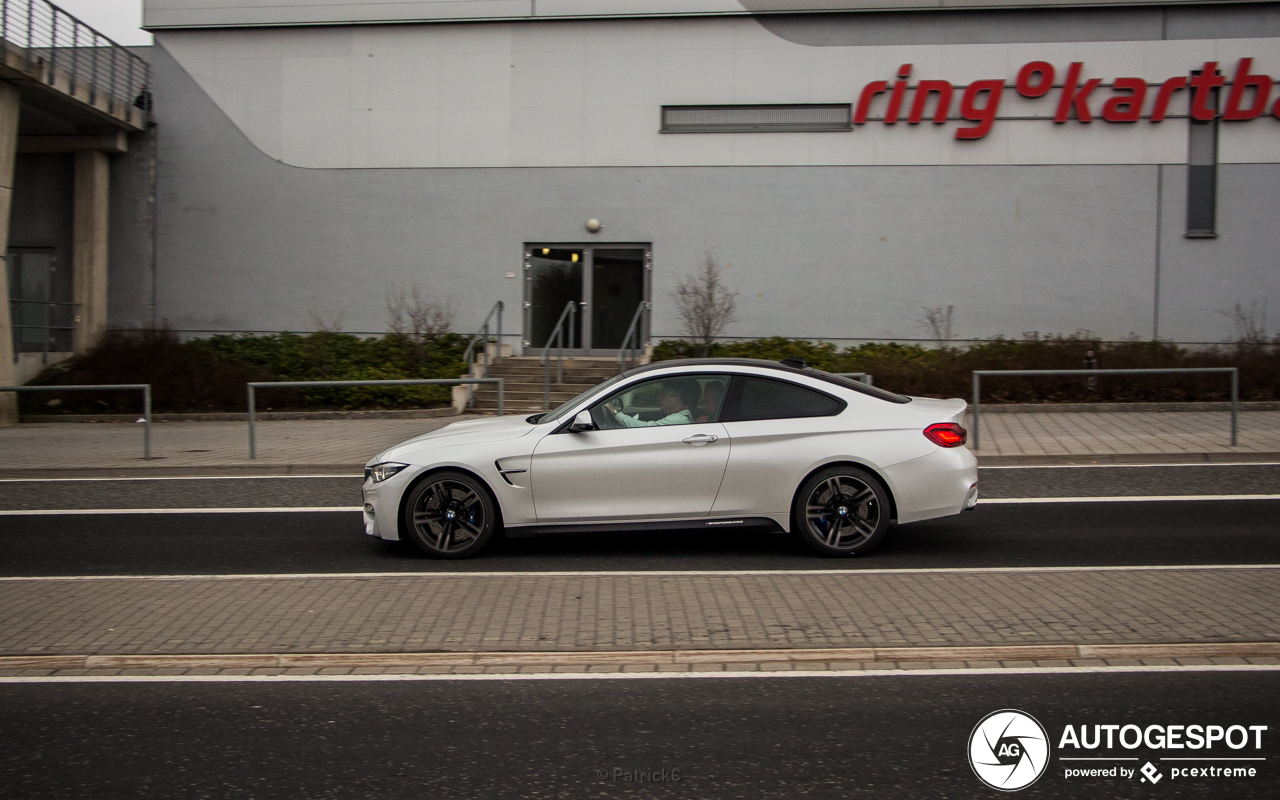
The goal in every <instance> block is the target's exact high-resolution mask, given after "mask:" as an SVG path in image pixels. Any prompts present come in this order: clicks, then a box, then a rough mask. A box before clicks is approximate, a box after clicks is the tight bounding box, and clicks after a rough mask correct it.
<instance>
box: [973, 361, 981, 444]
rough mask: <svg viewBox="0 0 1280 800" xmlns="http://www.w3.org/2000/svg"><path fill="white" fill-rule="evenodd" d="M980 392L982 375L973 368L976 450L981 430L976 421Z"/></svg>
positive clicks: (974, 438)
mask: <svg viewBox="0 0 1280 800" xmlns="http://www.w3.org/2000/svg"><path fill="white" fill-rule="evenodd" d="M981 392H982V377H981V376H980V375H979V374H978V372H977V371H976V370H975V371H974V373H973V449H974V450H977V449H978V447H979V444H978V437H979V436H980V433H979V431H981V425H980V423H979V422H978V404H979V403H980V402H981V397H982V394H981Z"/></svg>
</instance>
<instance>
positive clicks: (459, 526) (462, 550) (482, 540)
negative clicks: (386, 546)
mask: <svg viewBox="0 0 1280 800" xmlns="http://www.w3.org/2000/svg"><path fill="white" fill-rule="evenodd" d="M498 524H499V521H498V509H497V505H496V504H495V503H494V501H493V497H492V495H490V494H489V489H488V487H486V486H485V485H484V484H482V483H481V482H480V481H478V480H476V479H475V478H473V477H471V476H470V475H467V474H466V473H463V472H437V473H435V474H433V475H429V476H428V477H427V478H426V479H425V480H423V481H421V482H420V483H418V484H417V485H415V486H414V487H413V488H412V489H411V490H409V499H408V501H407V502H406V503H405V505H404V530H405V531H406V532H407V533H408V535H409V538H410V539H412V540H413V543H414V544H415V545H417V546H418V549H420V550H422V552H424V553H426V554H427V555H429V556H431V557H432V558H467V557H468V556H474V555H476V554H477V553H479V552H480V551H481V550H483V549H484V548H485V546H486V545H487V544H489V541H490V540H491V539H492V538H493V536H494V533H495V531H496V530H497V528H498Z"/></svg>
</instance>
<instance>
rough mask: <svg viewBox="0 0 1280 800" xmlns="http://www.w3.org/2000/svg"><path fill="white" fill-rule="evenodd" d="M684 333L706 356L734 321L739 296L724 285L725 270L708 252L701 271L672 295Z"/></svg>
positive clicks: (700, 267)
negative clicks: (713, 343) (726, 327)
mask: <svg viewBox="0 0 1280 800" xmlns="http://www.w3.org/2000/svg"><path fill="white" fill-rule="evenodd" d="M671 298H672V299H673V300H674V301H675V305H676V316H677V317H678V318H679V320H680V325H681V328H682V331H681V332H682V333H683V334H684V335H685V336H688V337H689V338H690V339H693V340H694V341H695V342H698V343H699V344H701V345H702V355H703V356H707V355H710V354H711V344H712V342H714V341H715V340H716V337H717V336H719V335H720V334H721V333H722V332H724V329H725V326H726V325H728V324H729V323H730V322H732V321H733V319H734V312H735V311H736V310H737V308H738V293H737V292H736V291H730V290H729V289H728V287H726V286H725V283H724V267H723V266H721V264H720V262H719V260H717V259H716V255H715V252H714V251H712V250H710V249H708V250H707V251H706V253H705V254H703V257H702V262H701V263H700V264H699V265H698V269H697V271H696V272H694V273H693V274H691V275H686V276H685V279H684V280H683V281H681V282H680V283H679V284H677V285H676V288H675V289H674V290H672V292H671Z"/></svg>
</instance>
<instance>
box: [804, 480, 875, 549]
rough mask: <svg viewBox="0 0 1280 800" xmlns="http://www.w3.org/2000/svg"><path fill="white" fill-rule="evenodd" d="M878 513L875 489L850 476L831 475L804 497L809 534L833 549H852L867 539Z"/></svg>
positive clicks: (868, 539) (869, 536)
mask: <svg viewBox="0 0 1280 800" xmlns="http://www.w3.org/2000/svg"><path fill="white" fill-rule="evenodd" d="M881 513H882V509H881V507H880V501H879V499H878V498H877V497H876V492H875V490H874V489H872V488H871V487H870V486H869V485H867V483H866V481H863V480H861V479H860V478H857V477H855V476H853V475H832V476H830V477H828V478H827V479H825V480H823V481H821V482H819V483H818V484H817V485H816V486H814V487H813V488H812V489H811V490H810V491H809V496H808V497H807V498H805V521H806V524H807V525H808V529H809V533H810V535H811V536H812V537H813V538H814V539H816V540H817V541H819V542H821V543H822V544H824V545H826V546H827V547H829V548H831V549H832V550H843V551H849V550H854V549H856V548H858V547H859V546H861V545H863V544H865V543H867V542H868V541H870V539H871V537H872V536H874V535H875V534H876V531H877V530H878V529H879V528H880V515H881Z"/></svg>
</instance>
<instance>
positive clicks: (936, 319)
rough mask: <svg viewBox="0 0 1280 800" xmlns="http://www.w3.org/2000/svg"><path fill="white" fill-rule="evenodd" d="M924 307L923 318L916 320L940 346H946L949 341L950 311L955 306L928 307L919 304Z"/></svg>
mask: <svg viewBox="0 0 1280 800" xmlns="http://www.w3.org/2000/svg"><path fill="white" fill-rule="evenodd" d="M921 308H923V309H924V319H918V320H916V322H917V323H918V324H919V325H920V327H922V328H926V329H928V330H929V332H931V333H932V334H933V338H934V339H936V340H937V341H938V345H939V346H940V347H946V346H947V344H948V343H949V342H950V341H951V312H952V311H954V310H955V306H947V307H946V308H945V309H943V307H942V306H937V307H936V308H929V307H928V306H921Z"/></svg>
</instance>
